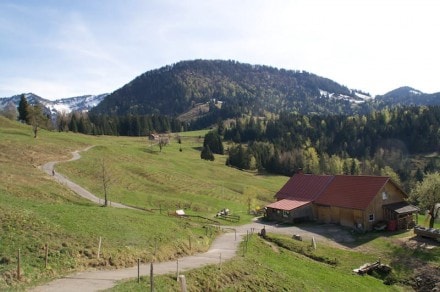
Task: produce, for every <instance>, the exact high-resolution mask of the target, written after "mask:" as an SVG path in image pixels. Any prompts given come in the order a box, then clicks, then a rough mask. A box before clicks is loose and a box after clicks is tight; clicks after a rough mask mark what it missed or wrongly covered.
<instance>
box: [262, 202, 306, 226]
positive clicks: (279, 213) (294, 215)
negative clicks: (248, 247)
mask: <svg viewBox="0 0 440 292" xmlns="http://www.w3.org/2000/svg"><path fill="white" fill-rule="evenodd" d="M266 215H267V218H268V219H269V220H273V221H279V222H289V223H292V222H293V221H294V220H295V219H300V218H307V219H313V211H312V206H311V204H309V205H306V206H302V207H299V208H296V209H294V210H290V211H289V215H288V216H287V217H286V216H284V213H283V210H278V209H273V208H267V211H266Z"/></svg>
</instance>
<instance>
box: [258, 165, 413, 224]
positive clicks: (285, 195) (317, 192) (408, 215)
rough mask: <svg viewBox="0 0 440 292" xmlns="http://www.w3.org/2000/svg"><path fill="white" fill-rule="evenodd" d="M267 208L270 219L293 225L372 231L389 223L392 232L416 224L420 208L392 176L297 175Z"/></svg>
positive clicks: (267, 215)
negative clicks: (315, 224)
mask: <svg viewBox="0 0 440 292" xmlns="http://www.w3.org/2000/svg"><path fill="white" fill-rule="evenodd" d="M275 197H276V199H277V202H275V203H272V204H270V205H268V206H266V217H267V218H268V219H269V220H274V221H279V222H287V223H293V222H298V221H302V220H316V221H318V222H323V223H336V224H340V225H342V226H347V227H355V228H357V229H362V230H372V229H373V227H374V226H375V225H376V224H377V223H379V222H385V223H386V224H387V225H386V226H387V228H388V229H389V230H396V229H407V228H409V227H412V226H413V225H414V217H413V215H414V214H416V213H417V211H418V209H417V208H416V207H414V206H412V205H409V204H408V203H406V201H405V198H407V197H408V196H407V194H406V193H405V192H404V191H403V190H402V189H401V188H400V187H399V186H398V185H396V184H395V183H394V182H393V181H392V180H391V179H390V178H389V177H383V176H354V175H313V174H302V173H298V174H295V175H294V176H293V177H292V178H291V179H290V180H289V181H288V182H287V183H286V184H285V185H284V186H283V187H282V188H281V189H280V190H279V191H278V193H277V194H276V195H275Z"/></svg>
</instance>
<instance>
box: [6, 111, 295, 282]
mask: <svg viewBox="0 0 440 292" xmlns="http://www.w3.org/2000/svg"><path fill="white" fill-rule="evenodd" d="M203 135H204V132H193V133H183V134H181V144H179V143H178V142H177V138H176V137H175V136H173V135H171V136H170V143H169V145H167V146H165V147H163V148H162V150H160V149H159V147H158V145H157V144H156V143H154V142H150V141H148V140H147V138H145V137H136V138H128V137H105V136H100V137H95V136H85V135H80V134H74V133H58V132H48V131H44V130H40V131H39V133H38V137H37V138H36V139H34V138H33V133H32V129H31V128H30V127H29V126H26V125H22V124H19V123H17V122H12V121H9V120H7V119H4V118H1V117H0V181H1V183H0V202H1V204H0V222H1V233H0V275H1V276H0V290H8V289H12V290H15V289H24V288H25V287H29V286H34V285H36V284H38V283H42V282H45V281H48V280H50V279H53V278H57V277H60V276H62V275H65V274H67V273H71V272H73V271H78V270H83V269H88V268H106V269H113V268H119V267H125V266H132V265H134V264H135V262H136V260H137V259H138V258H140V259H141V261H142V262H148V261H150V260H151V259H152V257H153V256H154V258H155V259H156V260H159V261H160V260H168V259H174V258H176V257H177V256H182V255H185V254H192V253H195V252H200V251H204V250H206V249H207V248H208V247H209V245H210V242H211V240H212V239H213V238H214V236H215V232H212V231H211V232H207V228H204V227H206V226H207V225H208V224H212V223H213V221H211V220H216V218H214V216H215V214H216V213H217V212H218V211H219V210H221V209H223V208H229V209H230V210H231V211H232V212H233V213H234V214H237V215H240V221H241V222H247V221H248V220H249V219H250V218H251V216H250V215H248V214H247V213H248V212H247V211H248V209H249V207H251V208H252V209H254V208H257V207H258V206H262V205H264V203H265V202H266V201H269V200H271V199H272V196H273V194H274V193H275V192H276V191H277V190H278V189H279V188H280V187H281V186H282V185H283V184H284V183H285V182H286V181H287V178H286V177H280V176H263V175H259V174H257V173H248V172H243V171H240V170H236V169H232V168H229V167H227V166H225V157H221V156H216V160H215V161H214V162H211V161H204V160H201V159H200V151H199V149H200V147H201V145H202V143H203V138H202V137H203ZM89 146H93V147H92V148H91V149H90V150H89V151H87V152H82V153H81V155H82V158H81V159H80V160H77V161H73V162H67V163H64V162H63V163H59V164H57V165H56V167H55V170H56V171H57V172H59V173H62V174H63V175H65V176H67V177H69V178H71V179H72V180H73V181H75V182H77V183H78V184H80V185H81V186H83V187H85V188H86V189H88V190H90V191H91V192H92V193H94V194H96V195H97V196H100V197H102V198H104V188H103V183H102V177H103V176H102V165H105V169H106V173H107V174H108V176H107V177H108V181H109V183H108V198H109V200H111V201H115V202H121V203H124V204H127V205H132V206H136V207H139V208H143V209H145V210H147V211H142V210H128V209H117V208H112V207H107V208H106V207H102V206H99V205H96V204H93V203H91V202H89V201H87V200H85V199H82V198H80V197H78V196H77V195H76V194H75V193H73V192H72V191H70V190H69V189H67V188H66V187H64V186H63V185H61V184H59V183H57V182H56V181H54V180H53V179H52V177H51V176H49V175H47V174H45V173H44V172H43V171H41V170H40V169H39V166H41V165H43V164H44V163H46V162H49V161H65V160H68V159H70V158H71V152H72V151H76V150H81V149H85V148H87V147H89ZM177 209H183V210H184V211H185V212H186V213H187V214H190V215H197V216H200V217H193V218H192V219H191V220H182V219H180V218H177V217H175V216H168V214H173V213H174V212H175V210H177ZM214 223H215V222H214ZM220 223H222V224H230V223H229V222H220ZM100 238H101V242H102V247H101V250H100V255H99V258H98V245H99V239H100ZM189 240H191V245H189V244H188V241H189ZM46 245H47V246H48V256H47V265H46V255H45V253H46V251H45V246H46ZM19 251H20V256H21V267H20V268H21V271H20V272H21V279H20V280H18V279H17V257H18V252H19Z"/></svg>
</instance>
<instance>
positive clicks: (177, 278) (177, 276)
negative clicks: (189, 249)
mask: <svg viewBox="0 0 440 292" xmlns="http://www.w3.org/2000/svg"><path fill="white" fill-rule="evenodd" d="M176 281H177V282H179V259H177V272H176Z"/></svg>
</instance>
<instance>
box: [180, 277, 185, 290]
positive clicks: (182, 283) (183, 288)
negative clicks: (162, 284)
mask: <svg viewBox="0 0 440 292" xmlns="http://www.w3.org/2000/svg"><path fill="white" fill-rule="evenodd" d="M179 282H180V291H181V292H186V279H185V275H180V276H179Z"/></svg>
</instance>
